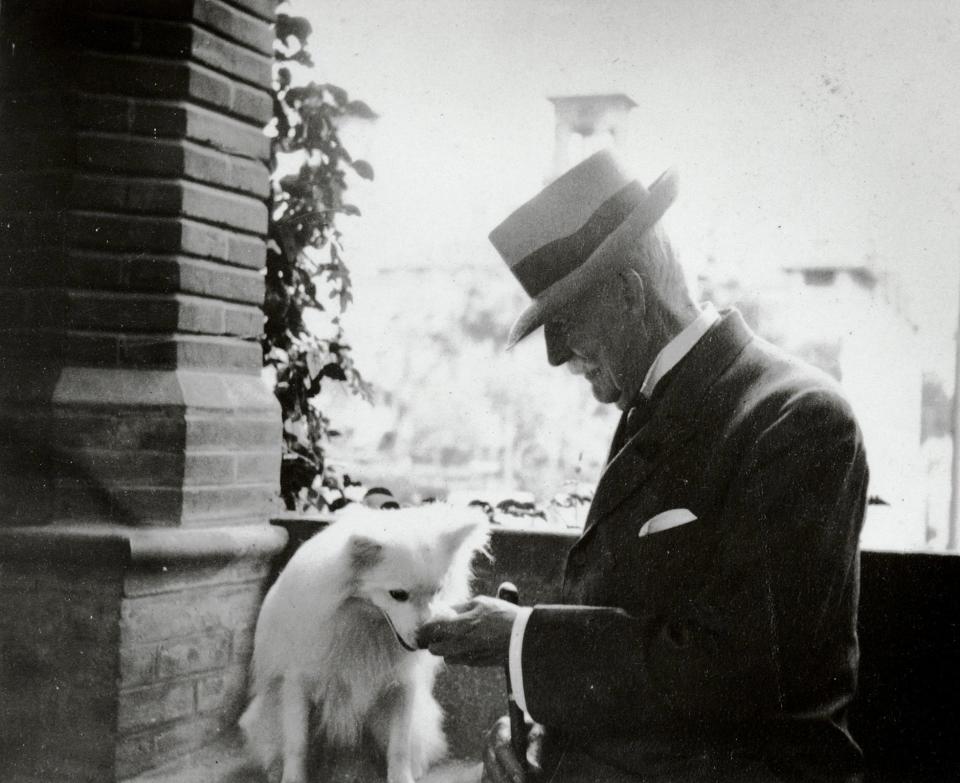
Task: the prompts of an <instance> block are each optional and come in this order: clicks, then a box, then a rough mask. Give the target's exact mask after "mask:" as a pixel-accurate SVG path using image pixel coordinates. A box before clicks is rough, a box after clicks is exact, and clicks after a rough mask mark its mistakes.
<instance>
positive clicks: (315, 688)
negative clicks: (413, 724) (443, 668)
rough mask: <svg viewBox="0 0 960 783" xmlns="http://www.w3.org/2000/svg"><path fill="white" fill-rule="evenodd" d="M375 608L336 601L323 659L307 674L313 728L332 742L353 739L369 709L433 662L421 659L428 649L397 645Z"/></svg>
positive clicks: (358, 734)
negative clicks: (410, 649) (411, 650)
mask: <svg viewBox="0 0 960 783" xmlns="http://www.w3.org/2000/svg"><path fill="white" fill-rule="evenodd" d="M375 612H376V610H373V612H371V609H370V607H369V606H367V607H364V606H362V605H360V604H357V603H353V602H349V601H348V602H346V603H345V604H343V605H342V606H341V607H340V609H339V610H338V611H337V612H336V614H335V615H334V616H333V617H332V618H331V619H330V621H329V622H330V625H331V627H330V628H329V630H328V638H329V639H330V640H331V643H330V647H329V649H328V651H327V655H326V656H325V657H326V662H327V665H326V666H322V667H320V668H319V669H318V670H316V671H315V672H314V673H313V676H312V677H311V679H312V683H311V685H312V687H311V701H312V702H313V705H314V720H315V721H316V723H315V725H314V732H315V733H316V735H317V736H319V737H322V738H323V739H325V740H326V741H327V742H330V743H332V744H334V745H340V746H354V745H356V744H357V743H358V742H359V741H360V738H361V736H362V734H363V730H364V726H365V725H366V724H367V723H368V717H369V716H370V713H371V710H373V709H375V708H377V706H378V704H380V703H381V702H383V701H384V700H385V699H389V698H391V697H393V696H394V695H395V693H399V692H400V691H402V690H403V689H405V688H406V687H408V685H409V684H410V680H411V677H412V676H416V674H415V673H416V672H417V671H418V670H421V669H423V668H424V666H426V667H427V668H430V669H432V668H433V667H434V665H435V664H434V662H433V660H432V659H430V660H421V659H428V658H429V654H428V653H425V652H419V653H408V652H405V651H404V650H403V649H401V647H400V645H399V643H398V642H397V640H396V639H395V638H394V635H393V632H392V631H390V629H389V627H388V626H387V625H386V623H385V622H384V621H383V618H382V617H380V616H379V615H377V614H376V613H375ZM419 676H420V677H422V676H423V673H422V672H419Z"/></svg>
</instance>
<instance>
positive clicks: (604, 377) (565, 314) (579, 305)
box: [544, 291, 636, 407]
mask: <svg viewBox="0 0 960 783" xmlns="http://www.w3.org/2000/svg"><path fill="white" fill-rule="evenodd" d="M622 316H623V313H620V312H617V308H616V307H614V306H612V305H611V303H610V302H609V301H608V300H607V299H605V298H604V297H603V296H602V295H601V293H600V292H598V291H592V292H589V293H588V294H586V295H584V296H582V297H580V298H579V299H578V300H577V301H575V302H573V303H571V304H569V305H567V306H566V307H565V308H564V309H563V310H562V311H561V312H560V313H559V314H558V315H557V316H556V317H555V318H553V319H551V320H550V321H549V322H548V323H547V324H546V325H545V328H544V337H545V339H546V342H547V356H548V358H549V360H550V363H551V364H552V365H554V366H559V365H561V364H564V363H566V364H567V366H568V368H569V369H570V372H572V373H573V374H574V375H581V376H583V377H584V378H585V379H586V380H587V381H588V382H589V384H590V387H591V389H592V390H593V396H594V397H596V398H597V399H598V400H599V401H600V402H603V403H617V404H618V406H620V407H623V405H626V404H628V403H629V402H630V400H631V399H632V397H633V394H634V392H635V391H636V390H634V389H626V388H625V386H626V385H627V384H626V382H625V379H626V373H625V370H626V363H625V360H626V345H624V344H623V339H622V338H623V322H622Z"/></svg>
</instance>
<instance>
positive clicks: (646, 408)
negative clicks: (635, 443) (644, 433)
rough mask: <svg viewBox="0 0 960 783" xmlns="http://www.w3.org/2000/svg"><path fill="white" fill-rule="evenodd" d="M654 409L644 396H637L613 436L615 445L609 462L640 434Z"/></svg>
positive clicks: (612, 447) (608, 459)
mask: <svg viewBox="0 0 960 783" xmlns="http://www.w3.org/2000/svg"><path fill="white" fill-rule="evenodd" d="M654 407H655V406H654V404H653V403H652V402H651V401H650V400H648V399H647V398H646V396H644V395H643V394H640V395H637V399H636V400H634V403H633V405H631V406H630V407H629V408H627V410H626V412H625V413H624V414H623V416H621V417H620V424H619V425H618V426H617V431H616V433H615V434H614V436H613V444H612V445H611V447H610V455H609V457H608V458H607V462H609V461H610V460H612V459H613V458H614V457H615V456H617V454H618V453H619V452H620V449H622V448H623V446H624V444H626V442H627V441H628V440H630V438H632V437H633V436H634V435H636V434H637V433H638V432H640V429H641V428H642V427H643V425H644V424H646V423H647V422H648V421H650V417H651V416H652V415H653V409H654Z"/></svg>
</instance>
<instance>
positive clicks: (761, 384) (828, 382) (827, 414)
mask: <svg viewBox="0 0 960 783" xmlns="http://www.w3.org/2000/svg"><path fill="white" fill-rule="evenodd" d="M737 365H739V366H737ZM732 369H733V372H734V375H735V376H739V378H738V381H739V382H740V383H743V385H744V389H743V398H744V400H745V401H746V403H747V404H748V406H749V407H750V408H753V409H754V410H763V411H765V412H766V413H767V415H768V416H771V417H779V416H782V415H783V414H784V413H786V412H792V413H794V414H799V415H801V416H804V417H806V416H809V417H811V419H812V420H819V421H822V422H824V423H826V422H830V423H833V424H835V425H836V424H842V423H848V424H849V425H851V426H853V427H854V428H856V429H859V428H858V426H857V422H856V416H855V415H854V412H853V408H852V407H851V405H850V401H849V400H848V399H847V396H846V394H845V393H844V391H843V389H842V388H841V387H840V384H839V383H838V382H837V380H836V379H834V378H833V377H832V376H830V375H828V374H827V373H826V372H824V371H823V370H821V369H819V368H817V367H814V366H813V365H811V364H808V363H807V362H804V361H802V360H801V359H798V358H797V357H795V356H792V355H791V354H789V353H787V352H786V351H784V350H783V349H781V348H779V347H777V346H775V345H773V344H771V343H769V342H767V341H766V340H764V339H762V338H759V337H755V338H754V339H753V340H751V342H750V344H749V345H747V347H746V348H745V350H744V351H743V353H742V354H741V356H740V357H739V360H738V362H737V363H736V365H735V366H734V367H733V368H732Z"/></svg>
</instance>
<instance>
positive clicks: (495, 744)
mask: <svg viewBox="0 0 960 783" xmlns="http://www.w3.org/2000/svg"><path fill="white" fill-rule="evenodd" d="M527 725H528V726H529V724H527ZM542 742H543V727H542V726H539V725H537V724H533V726H532V727H531V728H530V731H529V733H528V734H527V772H526V773H524V771H523V768H522V767H521V766H520V761H519V760H518V759H517V756H516V754H515V753H514V752H513V745H512V744H511V743H510V719H509V718H508V717H507V716H506V715H504V716H503V717H502V718H500V720H498V721H497V722H496V723H494V724H493V726H492V727H491V728H490V731H488V732H487V737H486V739H485V740H484V743H483V777H482V779H481V780H482V783H526V782H527V781H529V782H530V783H532V781H534V780H537V779H538V777H539V775H540V751H541V745H542Z"/></svg>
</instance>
